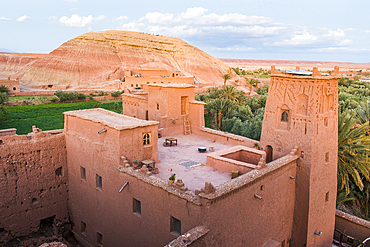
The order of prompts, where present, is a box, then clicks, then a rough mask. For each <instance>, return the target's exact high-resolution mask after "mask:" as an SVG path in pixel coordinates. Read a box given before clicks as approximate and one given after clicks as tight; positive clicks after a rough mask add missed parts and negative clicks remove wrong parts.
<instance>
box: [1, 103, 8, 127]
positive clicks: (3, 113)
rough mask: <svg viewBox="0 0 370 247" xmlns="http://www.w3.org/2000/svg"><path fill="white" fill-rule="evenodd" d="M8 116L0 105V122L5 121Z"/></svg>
mask: <svg viewBox="0 0 370 247" xmlns="http://www.w3.org/2000/svg"><path fill="white" fill-rule="evenodd" d="M8 117H9V114H8V113H7V112H6V110H5V107H4V106H2V105H0V124H1V123H2V122H4V121H6V120H7V119H8Z"/></svg>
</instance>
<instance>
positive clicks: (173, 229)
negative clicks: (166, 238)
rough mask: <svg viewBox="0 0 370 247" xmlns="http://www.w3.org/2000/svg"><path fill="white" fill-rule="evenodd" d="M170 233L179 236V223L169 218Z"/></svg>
mask: <svg viewBox="0 0 370 247" xmlns="http://www.w3.org/2000/svg"><path fill="white" fill-rule="evenodd" d="M171 232H174V233H177V234H179V235H181V221H180V220H178V219H176V218H175V217H172V216H171Z"/></svg>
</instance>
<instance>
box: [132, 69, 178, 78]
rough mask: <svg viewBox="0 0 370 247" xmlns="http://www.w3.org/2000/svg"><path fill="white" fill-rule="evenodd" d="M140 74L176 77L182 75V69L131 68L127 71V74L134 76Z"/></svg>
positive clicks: (144, 75)
mask: <svg viewBox="0 0 370 247" xmlns="http://www.w3.org/2000/svg"><path fill="white" fill-rule="evenodd" d="M133 75H138V76H142V77H153V76H160V77H165V76H166V77H176V76H181V72H180V71H178V70H177V71H175V70H174V71H172V70H131V71H125V76H133Z"/></svg>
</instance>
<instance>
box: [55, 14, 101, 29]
mask: <svg viewBox="0 0 370 247" xmlns="http://www.w3.org/2000/svg"><path fill="white" fill-rule="evenodd" d="M104 19H105V16H104V15H99V16H98V17H93V16H92V15H89V16H79V15H77V14H73V15H72V16H71V17H67V16H62V17H60V19H59V23H60V24H62V25H65V26H67V27H85V26H86V25H89V24H91V23H93V22H94V21H101V20H104Z"/></svg>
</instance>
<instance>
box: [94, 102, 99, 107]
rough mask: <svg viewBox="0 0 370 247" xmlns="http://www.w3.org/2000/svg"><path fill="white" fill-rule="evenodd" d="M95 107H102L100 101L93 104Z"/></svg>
mask: <svg viewBox="0 0 370 247" xmlns="http://www.w3.org/2000/svg"><path fill="white" fill-rule="evenodd" d="M93 107H94V108H100V107H101V104H100V102H98V103H96V104H94V106H93Z"/></svg>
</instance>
